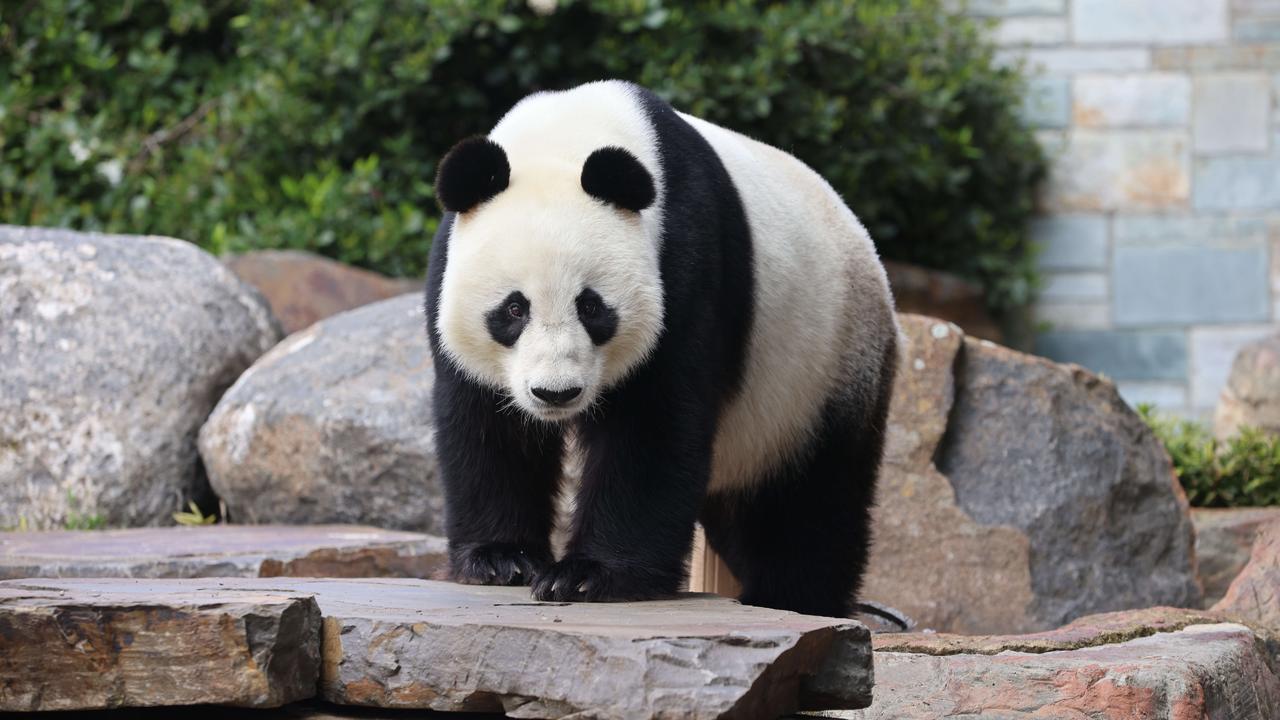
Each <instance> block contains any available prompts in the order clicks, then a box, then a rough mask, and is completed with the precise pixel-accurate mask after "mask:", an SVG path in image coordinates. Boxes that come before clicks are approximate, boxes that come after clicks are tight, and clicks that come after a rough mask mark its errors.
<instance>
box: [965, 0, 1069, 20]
mask: <svg viewBox="0 0 1280 720" xmlns="http://www.w3.org/2000/svg"><path fill="white" fill-rule="evenodd" d="M958 4H959V5H960V6H961V7H962V8H963V9H964V11H965V12H967V13H969V14H970V15H981V16H985V17H1010V16H1017V15H1061V14H1062V13H1065V12H1066V11H1067V0H960V1H959V3H958Z"/></svg>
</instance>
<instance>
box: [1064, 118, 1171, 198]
mask: <svg viewBox="0 0 1280 720" xmlns="http://www.w3.org/2000/svg"><path fill="white" fill-rule="evenodd" d="M1190 165H1191V162H1190V152H1189V140H1188V137H1187V133H1186V132H1183V131H1180V130H1147V131H1139V130H1109V131H1098V130H1078V131H1076V132H1073V133H1071V135H1070V136H1069V138H1068V141H1067V146H1066V149H1065V151H1064V152H1063V153H1062V155H1061V156H1060V157H1059V158H1058V160H1057V162H1055V163H1054V164H1053V166H1052V169H1051V172H1050V179H1049V183H1048V187H1047V189H1046V197H1045V204H1046V206H1047V207H1048V208H1049V209H1051V210H1054V211H1099V210H1116V209H1142V208H1146V209H1160V208H1173V207H1180V206H1183V205H1184V204H1185V203H1186V201H1187V198H1188V196H1189V194H1190V186H1191V177H1190V176H1191V171H1190Z"/></svg>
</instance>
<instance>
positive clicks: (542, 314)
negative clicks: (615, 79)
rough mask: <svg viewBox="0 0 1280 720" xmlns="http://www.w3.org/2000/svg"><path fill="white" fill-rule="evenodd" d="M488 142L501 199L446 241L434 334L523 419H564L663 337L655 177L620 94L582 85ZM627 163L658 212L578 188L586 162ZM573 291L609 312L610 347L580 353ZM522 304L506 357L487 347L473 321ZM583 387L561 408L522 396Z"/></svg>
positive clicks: (549, 98) (610, 86)
mask: <svg viewBox="0 0 1280 720" xmlns="http://www.w3.org/2000/svg"><path fill="white" fill-rule="evenodd" d="M489 139H491V140H493V141H494V142H496V143H498V144H499V145H501V146H502V147H503V149H504V150H506V153H507V158H508V162H509V163H510V165H511V182H510V185H509V187H508V188H507V189H506V190H505V191H503V192H501V193H499V194H498V196H497V197H495V198H494V199H493V200H491V201H489V202H487V203H484V204H482V205H480V206H479V207H478V208H475V209H473V210H471V211H470V212H467V213H463V214H461V215H459V216H458V217H457V218H456V220H455V222H454V226H453V231H452V234H451V235H450V237H449V259H448V264H447V265H446V266H445V273H444V281H443V286H442V290H441V297H440V312H439V318H438V320H437V329H438V331H439V332H440V336H441V339H442V341H443V346H444V348H445V350H446V352H448V353H449V355H450V357H451V358H452V359H453V360H454V361H455V362H456V363H457V364H458V365H459V367H461V368H462V369H463V371H464V372H466V373H468V374H469V375H470V376H472V377H473V378H474V379H475V380H476V381H478V382H480V383H483V384H486V385H488V386H490V387H493V388H495V389H498V390H501V391H503V392H505V393H507V394H508V395H509V396H510V397H511V399H512V401H513V402H514V403H515V404H516V405H518V406H519V407H520V408H522V409H524V410H525V411H527V412H529V413H530V414H532V415H534V416H537V417H542V418H543V419H546V420H560V419H564V418H566V417H569V416H571V415H573V414H575V413H577V412H580V411H581V410H583V409H584V408H586V407H588V406H589V405H590V404H591V403H592V402H594V401H595V400H596V399H597V398H598V397H599V395H600V393H601V392H603V391H604V390H606V389H608V388H609V387H610V386H612V385H614V384H616V383H617V382H619V381H620V380H622V379H623V378H625V377H626V376H627V374H628V373H629V372H630V371H631V370H632V369H634V368H635V367H636V366H637V365H639V364H640V363H641V362H643V361H644V359H645V358H646V357H648V355H649V354H650V353H651V352H652V351H653V348H654V346H655V344H656V343H657V340H658V336H659V335H660V334H661V331H662V322H663V306H662V285H661V280H660V272H659V268H658V257H659V251H660V247H659V245H660V235H659V233H660V230H661V220H660V218H661V216H660V210H659V208H660V206H661V197H662V174H661V168H660V167H659V165H658V160H657V149H656V144H655V140H654V138H653V131H652V128H651V127H650V126H649V124H648V122H647V121H646V120H645V119H644V113H643V110H642V109H641V107H640V105H639V101H638V99H637V98H636V97H635V96H634V95H633V92H632V91H631V89H630V88H629V87H628V86H626V85H622V84H620V83H592V84H589V85H583V86H580V87H578V88H575V89H573V90H569V91H566V92H560V93H540V94H537V95H532V96H530V97H528V98H526V99H524V100H523V101H521V102H520V103H519V104H518V105H516V107H514V108H513V109H512V110H511V111H510V112H509V113H508V114H507V115H506V117H504V118H503V119H502V121H501V122H499V123H498V125H497V127H495V128H494V129H493V132H491V133H490V134H489ZM606 146H618V147H622V148H625V149H626V150H628V151H630V152H631V154H633V155H635V156H636V157H637V158H638V159H639V160H640V162H641V163H643V164H644V165H645V167H646V168H647V169H648V170H649V172H650V173H651V174H652V175H653V176H654V180H655V184H656V185H657V190H658V197H659V200H658V201H657V202H655V203H654V205H653V206H652V207H650V208H649V209H647V210H645V211H643V212H641V213H639V214H638V215H637V214H636V213H632V212H628V211H625V210H618V209H616V208H613V207H611V206H607V205H605V204H603V203H601V202H600V201H598V200H596V199H594V198H592V197H590V196H588V195H587V194H586V193H585V192H583V190H582V184H581V177H582V166H583V163H584V162H586V159H587V157H588V156H589V155H590V154H591V153H592V152H593V151H595V150H598V149H599V148H602V147H606ZM585 287H591V288H593V289H594V290H595V291H596V292H598V293H599V294H600V295H601V297H602V298H604V301H605V302H606V303H607V304H609V305H610V306H612V307H614V308H615V309H616V310H617V313H618V316H619V324H618V329H617V333H616V334H615V335H614V337H613V339H612V340H610V341H609V342H607V343H605V344H604V345H603V346H601V347H596V346H594V345H593V344H592V343H591V339H590V337H588V335H587V332H586V330H585V329H584V328H583V327H582V324H581V323H580V322H579V321H578V316H577V308H576V306H575V304H574V300H575V298H576V297H577V296H578V293H579V292H581V291H582V289H583V288H585ZM517 290H518V291H520V292H522V293H523V294H524V295H525V297H527V298H528V299H529V301H530V307H531V310H530V314H529V317H530V320H529V324H528V325H527V326H526V327H525V329H524V332H522V333H521V335H520V338H519V340H518V341H517V342H516V345H515V347H513V348H505V347H502V346H501V345H499V344H498V343H496V342H494V341H493V338H492V337H490V335H489V332H488V329H487V327H486V325H485V315H486V313H488V312H489V311H490V310H491V309H492V308H494V307H495V306H496V305H497V304H498V303H499V302H501V301H502V300H503V299H504V298H505V297H506V296H507V295H508V294H509V293H511V292H513V291H517ZM534 387H542V388H547V389H550V390H559V389H564V388H569V387H581V388H583V392H582V394H581V395H580V396H579V397H578V398H577V400H576V401H575V402H574V403H573V404H572V405H571V406H569V407H566V408H558V409H555V408H547V407H545V406H542V405H541V404H540V403H539V402H538V401H537V400H536V399H535V398H534V397H533V396H532V394H531V393H530V390H531V388H534Z"/></svg>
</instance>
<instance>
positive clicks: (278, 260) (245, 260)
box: [225, 250, 422, 334]
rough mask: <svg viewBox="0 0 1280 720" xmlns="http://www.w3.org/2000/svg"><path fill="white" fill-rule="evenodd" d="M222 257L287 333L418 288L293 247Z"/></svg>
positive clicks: (413, 282)
mask: <svg viewBox="0 0 1280 720" xmlns="http://www.w3.org/2000/svg"><path fill="white" fill-rule="evenodd" d="M225 262H226V264H227V267H228V268H230V269H231V271H232V272H233V273H235V274H236V275H238V276H239V277H240V279H241V280H243V281H245V282H247V283H249V284H250V285H253V286H254V287H256V288H257V289H258V292H260V293H262V295H263V296H264V297H266V299H267V302H268V303H270V304H271V311H272V312H273V313H275V316H276V318H278V319H279V320H280V324H281V325H282V326H283V327H284V331H285V333H286V334H292V333H295V332H297V331H298V330H301V329H303V328H306V327H309V326H310V325H311V324H313V323H315V322H316V321H317V320H323V319H324V318H327V317H329V316H330V315H337V314H338V313H340V312H343V311H345V310H350V309H352V308H357V307H360V306H361V305H368V304H369V303H372V302H377V301H379V300H386V299H387V298H390V297H395V296H396V295H403V294H405V293H411V292H418V291H420V290H421V289H422V283H421V282H420V281H417V280H400V279H396V278H389V277H385V276H383V275H379V274H378V273H375V272H370V271H368V270H362V269H360V268H357V267H352V266H350V265H344V264H343V263H340V262H336V261H334V260H330V259H328V258H325V257H321V256H319V255H312V254H311V253H306V252H301V251H298V250H257V251H254V252H249V253H245V254H243V255H235V256H232V257H229V258H226V260H225Z"/></svg>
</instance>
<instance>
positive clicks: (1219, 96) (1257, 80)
mask: <svg viewBox="0 0 1280 720" xmlns="http://www.w3.org/2000/svg"><path fill="white" fill-rule="evenodd" d="M1270 90H1271V87H1270V79H1269V78H1268V77H1267V76H1266V75H1264V74H1263V73H1213V74H1209V75H1197V76H1196V78H1195V91H1194V93H1195V110H1194V111H1193V114H1192V122H1191V137H1192V140H1193V144H1194V146H1195V151H1196V153H1197V154H1224V153H1236V152H1265V151H1266V149H1267V140H1268V138H1267V134H1268V132H1267V120H1268V116H1269V115H1270V109H1271V98H1270Z"/></svg>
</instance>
